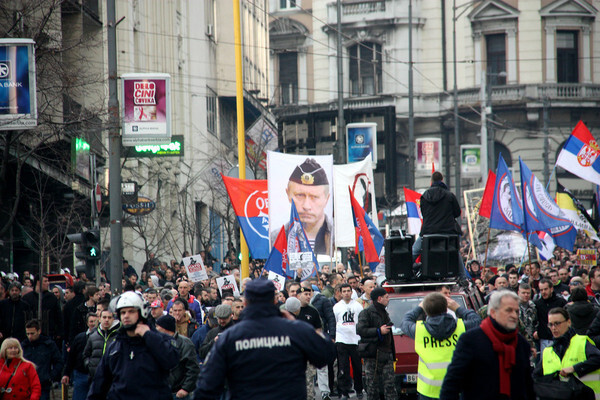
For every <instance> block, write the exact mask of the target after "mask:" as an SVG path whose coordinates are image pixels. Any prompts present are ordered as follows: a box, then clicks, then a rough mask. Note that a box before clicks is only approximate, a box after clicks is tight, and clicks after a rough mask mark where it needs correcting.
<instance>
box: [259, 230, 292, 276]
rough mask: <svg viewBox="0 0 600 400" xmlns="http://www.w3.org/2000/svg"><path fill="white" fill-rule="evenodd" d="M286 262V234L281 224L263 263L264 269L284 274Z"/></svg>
mask: <svg viewBox="0 0 600 400" xmlns="http://www.w3.org/2000/svg"><path fill="white" fill-rule="evenodd" d="M287 264H288V258H287V236H286V235H285V226H282V227H281V229H280V230H279V234H278V235H277V239H275V243H274V244H273V248H272V249H271V254H269V258H268V259H267V262H266V263H265V269H266V270H267V271H273V272H275V273H276V274H279V275H283V276H285V275H286V272H285V271H286V270H287V266H288V265H287Z"/></svg>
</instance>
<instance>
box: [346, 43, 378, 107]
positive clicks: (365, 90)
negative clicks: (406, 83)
mask: <svg viewBox="0 0 600 400" xmlns="http://www.w3.org/2000/svg"><path fill="white" fill-rule="evenodd" d="M348 54H349V56H350V90H351V91H352V95H353V96H369V95H375V94H378V93H381V92H382V87H383V85H382V81H381V72H382V67H381V60H382V57H381V45H380V44H377V43H372V42H362V43H358V44H355V45H354V46H352V47H350V48H348Z"/></svg>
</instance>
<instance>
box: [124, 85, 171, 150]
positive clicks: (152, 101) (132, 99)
mask: <svg viewBox="0 0 600 400" xmlns="http://www.w3.org/2000/svg"><path fill="white" fill-rule="evenodd" d="M121 86H122V104H123V108H122V118H123V127H122V128H123V129H122V130H123V137H122V141H123V146H143V145H161V144H169V143H170V142H171V76H170V75H169V74H123V75H121Z"/></svg>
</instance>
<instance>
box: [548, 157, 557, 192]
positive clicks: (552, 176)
mask: <svg viewBox="0 0 600 400" xmlns="http://www.w3.org/2000/svg"><path fill="white" fill-rule="evenodd" d="M555 171H556V163H554V168H552V173H551V174H550V178H548V182H546V192H547V191H548V187H550V182H552V178H554V172H555Z"/></svg>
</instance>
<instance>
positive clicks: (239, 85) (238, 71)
mask: <svg viewBox="0 0 600 400" xmlns="http://www.w3.org/2000/svg"><path fill="white" fill-rule="evenodd" d="M240 25H241V22H240V0H233V33H234V47H235V87H236V96H235V100H236V111H237V140H238V163H239V177H240V179H246V138H245V125H244V81H243V79H244V77H243V73H242V34H241V27H240ZM240 252H241V254H242V260H241V262H242V265H241V270H240V284H241V281H242V280H243V279H244V278H248V277H249V276H250V257H249V254H248V253H249V251H248V244H247V243H246V239H245V238H244V233H243V232H242V229H241V228H240Z"/></svg>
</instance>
